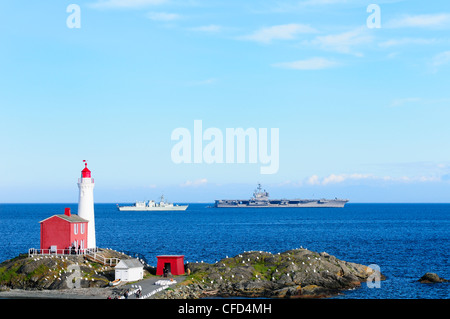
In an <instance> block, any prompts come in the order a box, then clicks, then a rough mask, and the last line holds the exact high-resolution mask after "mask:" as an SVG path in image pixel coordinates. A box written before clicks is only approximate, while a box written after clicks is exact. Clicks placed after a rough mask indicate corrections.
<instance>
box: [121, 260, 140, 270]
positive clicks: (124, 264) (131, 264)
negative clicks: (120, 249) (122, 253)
mask: <svg viewBox="0 0 450 319" xmlns="http://www.w3.org/2000/svg"><path fill="white" fill-rule="evenodd" d="M143 267H144V265H142V263H141V262H140V261H139V260H138V259H136V258H132V259H121V260H120V262H119V263H118V264H117V265H116V267H115V268H117V269H128V268H143Z"/></svg>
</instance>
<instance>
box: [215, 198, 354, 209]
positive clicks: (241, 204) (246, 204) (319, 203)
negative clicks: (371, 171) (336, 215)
mask: <svg viewBox="0 0 450 319" xmlns="http://www.w3.org/2000/svg"><path fill="white" fill-rule="evenodd" d="M347 202H348V200H345V199H342V200H339V199H332V200H290V201H281V200H280V201H278V200H271V201H269V202H264V203H258V202H251V201H248V200H247V201H238V200H219V201H216V203H215V207H217V208H253V207H255V208H319V207H322V208H343V207H344V206H345V204H346V203H347Z"/></svg>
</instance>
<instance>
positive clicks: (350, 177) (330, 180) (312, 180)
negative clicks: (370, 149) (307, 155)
mask: <svg viewBox="0 0 450 319" xmlns="http://www.w3.org/2000/svg"><path fill="white" fill-rule="evenodd" d="M361 180H372V181H390V182H403V183H410V182H438V181H441V180H442V179H441V178H440V177H439V176H418V177H409V176H400V177H393V176H375V175H372V174H359V173H355V174H331V175H329V176H326V177H324V178H322V179H320V178H319V177H318V176H317V175H313V176H311V177H309V178H308V179H307V182H306V183H307V184H309V185H322V186H326V185H330V184H339V183H343V182H346V181H361Z"/></svg>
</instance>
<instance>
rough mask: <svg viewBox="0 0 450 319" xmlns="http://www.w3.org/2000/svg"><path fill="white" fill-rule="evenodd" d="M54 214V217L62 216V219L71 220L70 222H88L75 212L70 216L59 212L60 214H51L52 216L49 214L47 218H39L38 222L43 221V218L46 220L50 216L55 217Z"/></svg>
mask: <svg viewBox="0 0 450 319" xmlns="http://www.w3.org/2000/svg"><path fill="white" fill-rule="evenodd" d="M55 216H56V217H59V218H62V219H64V220H67V221H68V222H71V223H83V222H85V223H88V222H89V221H88V220H86V219H84V218H81V217H80V216H78V215H75V214H71V215H70V216H67V215H64V214H61V215H53V216H50V217H48V218H46V219H44V220H41V221H40V223H42V222H43V221H45V220H47V219H50V218H52V217H55Z"/></svg>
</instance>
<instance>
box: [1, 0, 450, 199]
mask: <svg viewBox="0 0 450 319" xmlns="http://www.w3.org/2000/svg"><path fill="white" fill-rule="evenodd" d="M372 3H373V4H377V5H378V6H379V8H380V10H381V15H380V17H381V28H368V26H367V22H366V21H367V18H368V17H369V16H370V14H371V13H370V12H367V7H368V5H369V4H372ZM70 4H77V5H79V7H80V10H81V12H80V19H81V20H80V21H81V27H80V28H68V26H67V24H66V20H67V18H68V17H69V15H70V13H68V12H66V9H67V7H68V6H69V5H70ZM0 30H1V31H0V43H1V46H0V87H1V90H0V151H1V157H0V176H1V177H0V202H6V203H8V202H76V201H77V196H78V189H77V186H76V182H77V178H78V177H79V174H80V171H81V169H82V168H83V163H82V161H83V160H85V159H86V160H88V163H89V164H88V165H89V167H90V168H91V169H92V171H93V176H94V178H95V179H96V189H95V199H96V201H97V202H131V201H134V200H142V199H155V198H157V197H158V196H160V195H161V194H162V193H164V194H165V196H166V197H167V198H168V199H170V200H172V201H176V202H186V201H187V202H211V201H213V200H214V199H218V198H233V197H239V198H247V197H249V196H250V195H251V192H252V191H253V189H254V187H255V185H256V183H257V182H261V183H262V184H263V186H265V188H266V189H268V190H269V192H270V193H271V197H285V198H293V197H296V198H299V197H300V198H306V197H312V196H314V197H333V198H334V197H335V196H337V197H341V198H348V199H350V200H351V201H352V202H450V147H448V146H449V145H448V143H449V142H448V141H449V140H450V126H449V124H448V123H449V118H450V90H449V84H450V81H449V80H450V79H449V74H450V36H449V34H450V33H449V31H450V3H449V2H448V1H444V0H442V1H431V2H426V3H425V2H424V1H414V0H408V1H406V0H405V1H400V0H398V1H386V0H385V1H374V0H372V1H356V0H355V1H353V0H304V1H283V0H280V1H268V0H254V1H214V0H213V1H206V0H192V1H177V0H129V1H124V0H101V1H100V0H88V1H76V0H72V1H49V0H48V1H32V2H30V1H18V0H15V1H6V0H5V1H2V2H1V3H0ZM194 120H202V123H203V127H204V128H205V129H206V128H209V127H215V128H218V129H220V130H222V131H223V132H225V130H226V128H239V127H242V128H256V129H258V128H268V129H270V128H278V129H279V133H280V138H279V145H280V150H279V158H280V160H279V170H278V172H277V173H276V174H271V175H261V174H260V164H250V163H245V164H217V163H214V164H184V163H182V164H175V163H173V161H172V159H171V149H172V147H173V146H174V144H175V142H174V141H172V140H171V133H172V131H173V130H174V129H176V128H187V129H189V130H191V131H193V125H194Z"/></svg>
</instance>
